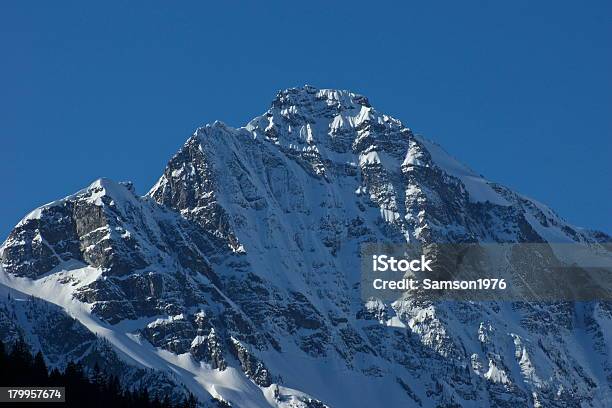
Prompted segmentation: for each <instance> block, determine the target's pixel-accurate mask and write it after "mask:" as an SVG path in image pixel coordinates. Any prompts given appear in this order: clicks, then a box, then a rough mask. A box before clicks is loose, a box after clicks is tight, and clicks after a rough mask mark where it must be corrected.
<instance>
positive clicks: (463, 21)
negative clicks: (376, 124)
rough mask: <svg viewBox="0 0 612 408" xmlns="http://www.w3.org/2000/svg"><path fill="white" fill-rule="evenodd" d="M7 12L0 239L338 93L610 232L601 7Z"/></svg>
mask: <svg viewBox="0 0 612 408" xmlns="http://www.w3.org/2000/svg"><path fill="white" fill-rule="evenodd" d="M210 3H212V2H168V1H163V2H161V1H160V2H156V1H148V2H122V3H118V2H117V3H115V2H99V3H88V4H87V5H85V4H84V2H61V3H60V2H39V3H36V2H28V1H24V2H12V3H10V4H9V3H4V4H3V5H2V7H1V8H2V9H1V11H0V51H1V56H2V57H1V60H0V146H1V149H0V152H1V156H0V157H1V159H0V174H1V175H2V181H1V184H0V191H1V193H0V215H1V216H0V241H1V240H3V238H4V237H5V236H6V235H7V234H8V232H9V231H10V229H11V228H12V227H13V226H14V225H15V224H16V223H17V222H18V221H19V219H20V218H21V217H22V216H23V215H25V214H26V213H27V212H29V211H30V210H31V209H33V208H35V207H37V206H39V205H41V204H43V203H45V202H48V201H51V200H54V199H57V198H60V197H63V196H65V195H68V194H70V193H72V192H74V191H76V190H78V189H80V188H82V187H84V186H86V185H87V184H89V183H90V182H91V181H93V180H94V179H96V178H98V177H101V176H104V177H110V178H112V179H115V180H126V179H130V180H133V181H134V183H135V185H136V188H137V190H138V191H139V192H141V193H144V192H146V191H147V190H148V189H149V187H150V186H151V185H153V183H154V182H155V181H156V179H157V178H158V177H159V176H160V175H161V173H162V171H163V168H164V166H165V164H166V162H167V161H168V160H169V158H170V157H171V156H172V154H173V153H175V152H176V151H177V149H178V148H179V147H180V145H181V144H182V143H183V142H184V141H185V139H186V138H187V137H188V136H189V135H190V134H191V133H192V132H193V130H194V129H195V128H196V127H197V126H199V125H202V124H205V123H208V122H212V121H214V120H216V119H219V120H222V121H224V122H226V123H228V124H230V125H233V126H240V125H243V124H245V123H246V122H247V121H248V120H249V119H250V118H252V117H253V116H255V115H258V114H260V113H262V112H263V111H265V110H266V109H267V108H268V106H269V103H270V101H271V100H272V98H273V97H274V94H275V93H276V91H277V90H278V89H281V88H287V87H291V86H300V85H303V84H311V85H314V86H316V87H330V88H342V89H350V90H353V91H356V92H359V93H362V94H364V95H367V96H368V98H369V99H370V101H371V102H372V104H373V105H374V106H375V107H376V108H377V109H379V110H380V111H383V112H385V113H388V114H391V115H393V116H395V117H397V118H398V119H401V120H402V121H403V122H404V123H405V124H406V125H408V126H409V127H411V128H412V129H413V130H415V131H416V132H418V133H422V134H424V135H425V136H427V137H428V138H430V139H433V140H435V141H437V142H438V143H440V144H441V145H442V146H444V147H445V149H446V150H448V151H449V152H450V153H452V154H453V155H454V156H455V157H457V158H459V159H460V160H461V161H463V162H464V163H466V164H468V165H469V166H470V167H472V168H473V169H475V170H476V171H478V172H479V173H482V174H483V175H484V176H486V177H487V178H489V179H491V180H493V181H497V182H500V183H502V184H505V185H507V186H509V187H511V188H513V189H515V190H517V191H519V192H522V193H524V194H526V195H528V196H530V197H532V198H535V199H537V200H539V201H541V202H544V203H546V204H548V205H550V206H551V207H552V208H554V209H555V210H556V211H557V212H559V213H560V215H562V216H563V217H565V218H566V219H567V220H568V221H570V222H572V223H575V224H577V225H581V226H586V227H591V228H598V229H602V230H604V231H607V232H608V233H610V232H612V217H610V216H611V214H612V211H611V210H612V204H611V203H612V183H611V182H610V174H611V173H612V172H611V164H610V159H611V157H612V147H611V146H612V141H611V139H612V138H611V136H612V75H611V73H612V26H611V25H610V19H611V18H612V10H611V8H612V3H611V2H609V1H589V2H566V1H555V2H553V1H550V2H545V1H537V2H534V1H513V2H492V1H467V2H456V1H449V2H440V1H432V2H424V1H420V2H380V1H379V2H372V1H370V2H359V1H350V2H338V1H334V2H332V1H308V2H302V3H301V4H298V3H297V2H271V1H267V2H250V3H249V4H243V3H239V2H233V1H231V2H230V1H227V2H215V3H217V4H214V5H213V4H210Z"/></svg>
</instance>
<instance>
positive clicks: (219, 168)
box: [0, 86, 612, 408]
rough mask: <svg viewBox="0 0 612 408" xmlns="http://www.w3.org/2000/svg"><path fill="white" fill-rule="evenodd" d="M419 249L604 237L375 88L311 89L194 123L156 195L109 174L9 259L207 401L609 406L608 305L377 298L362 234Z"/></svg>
mask: <svg viewBox="0 0 612 408" xmlns="http://www.w3.org/2000/svg"><path fill="white" fill-rule="evenodd" d="M407 241H410V242H420V243H424V244H436V243H440V242H470V243H477V242H502V243H507V242H513V243H516V242H519V243H520V242H540V243H542V242H581V243H595V242H598V241H606V242H609V241H610V237H608V236H607V235H605V234H603V233H594V232H591V231H587V230H583V229H579V228H576V227H573V226H571V225H569V224H567V223H566V222H565V221H563V220H562V219H561V218H559V217H558V216H557V215H556V214H555V213H554V212H552V211H551V210H550V209H548V208H547V207H545V206H543V205H542V204H539V203H537V202H536V201H534V200H530V199H528V198H526V197H524V196H522V195H520V194H518V193H515V192H513V191H511V190H510V189H508V188H506V187H503V186H502V185H499V184H497V183H492V182H490V181H488V180H486V179H484V178H483V177H482V176H480V175H479V174H478V173H476V172H475V171H473V170H471V169H470V168H469V167H467V166H465V165H463V164H461V163H460V162H459V161H458V160H456V159H454V158H453V157H452V156H451V155H449V154H448V153H446V152H445V151H444V150H443V149H442V148H441V147H440V146H439V145H437V144H436V143H434V142H431V141H429V140H427V139H425V138H423V137H421V136H418V135H414V134H413V133H412V132H411V131H410V130H409V129H407V128H406V127H404V126H403V125H402V123H401V122H400V121H399V120H396V119H394V118H392V117H390V116H387V115H385V114H383V113H381V112H378V111H377V110H376V109H375V108H374V107H372V106H371V105H370V103H369V102H368V101H367V99H366V98H365V97H363V96H360V95H358V94H355V93H351V92H348V91H337V90H325V89H316V88H313V87H311V86H305V87H302V88H292V89H288V90H285V91H281V92H280V93H279V94H278V95H277V97H276V99H275V100H274V101H273V102H272V105H271V107H270V108H269V109H268V110H267V111H266V112H265V113H264V114H262V115H260V116H258V117H256V118H255V119H253V120H252V121H250V122H249V123H248V124H247V125H246V126H244V127H237V128H234V127H231V126H228V125H226V124H224V123H222V122H219V121H217V122H214V123H212V124H210V125H206V126H204V127H201V128H199V129H197V131H196V132H195V133H194V134H193V135H192V136H191V137H190V138H189V139H188V140H187V141H186V142H185V144H184V145H183V146H182V147H181V149H180V150H179V151H178V152H177V153H176V154H175V155H174V156H173V157H172V158H171V160H170V161H169V163H168V164H167V166H166V168H165V169H164V172H163V174H162V176H161V177H160V178H159V180H158V182H157V183H156V184H155V185H154V186H153V187H152V188H151V190H150V192H149V193H148V194H147V195H146V196H145V197H138V196H136V195H135V194H134V193H133V187H132V186H131V184H130V183H115V182H112V181H111V180H108V179H100V180H96V181H95V182H94V183H92V184H91V185H90V186H88V187H87V188H85V189H83V190H81V191H79V192H77V193H76V194H73V195H71V196H69V197H66V198H64V199H62V200H58V201H56V202H54V203H50V204H48V205H46V206H43V207H41V208H39V209H37V210H36V211H34V212H33V213H31V214H30V215H28V216H27V217H26V218H25V219H24V221H22V222H21V223H20V224H19V225H18V226H17V227H16V228H15V229H14V230H13V232H11V234H10V236H9V238H8V239H7V241H6V242H5V244H4V246H3V247H2V249H1V250H0V258H1V259H2V264H1V265H0V278H1V279H2V282H4V283H5V284H6V285H9V286H12V287H13V288H14V289H18V290H19V291H22V292H23V293H28V294H33V295H35V296H39V297H42V298H43V299H46V300H48V301H50V302H53V303H56V304H58V305H60V306H61V307H62V308H65V309H66V310H70V311H71V312H72V311H74V310H73V309H72V308H73V305H79V310H82V313H81V312H79V314H78V315H77V318H78V319H79V320H81V321H82V322H84V323H85V324H86V325H87V327H88V328H90V329H91V330H92V331H94V332H96V333H97V334H99V335H101V336H103V337H104V338H106V339H108V341H109V344H112V347H114V348H115V349H116V350H118V351H119V352H120V353H124V354H126V355H127V356H128V357H129V358H126V361H128V362H131V363H132V364H134V361H135V362H136V363H137V364H141V365H143V366H145V367H153V368H155V369H156V370H161V371H164V372H167V373H170V375H171V376H172V378H174V379H175V380H176V381H177V382H182V383H184V384H185V386H187V387H188V388H189V389H190V390H191V391H193V392H195V393H197V394H198V396H199V397H200V398H203V400H206V401H208V399H210V398H211V397H213V398H215V399H217V400H218V401H229V402H231V403H232V404H233V406H240V407H257V408H260V407H278V408H285V407H288V406H295V407H308V408H313V407H316V408H320V407H324V406H331V407H340V408H344V407H347V408H348V407H355V406H372V407H375V406H405V405H415V406H423V407H430V406H445V407H450V406H457V405H460V406H465V407H477V406H483V405H486V406H500V407H510V406H534V407H536V406H538V407H539V406H576V407H578V406H592V407H599V406H605V405H603V404H598V398H601V397H602V396H605V395H609V394H607V393H609V392H612V389H611V388H610V386H609V378H612V369H611V368H610V367H611V366H610V365H609V361H610V360H609V356H610V354H609V351H608V349H607V348H606V347H608V348H609V345H610V344H611V342H612V340H610V336H609V333H610V330H608V328H610V327H612V326H610V316H612V312H610V308H609V305H608V304H605V303H604V304H601V305H600V304H595V303H593V304H589V305H584V306H580V307H578V308H576V307H574V305H573V304H571V303H570V302H565V303H563V304H552V305H541V304H538V305H530V304H528V303H526V302H522V303H521V304H516V305H514V304H512V305H509V304H503V303H501V302H491V304H479V303H474V302H455V303H452V302H451V303H450V304H449V303H444V304H436V303H431V302H421V301H420V300H415V299H405V300H402V301H398V302H394V303H392V304H386V303H384V302H383V301H382V300H379V299H373V300H371V301H367V302H364V301H363V300H362V299H361V297H360V295H359V293H360V291H359V288H360V282H361V281H360V274H359V271H360V265H361V261H360V254H361V252H360V248H361V246H362V244H366V243H372V242H381V243H406V242H407ZM0 294H1V292H0ZM58 294H60V295H61V296H60V295H58ZM8 315H10V314H7V316H8ZM1 317H2V310H1V308H0V324H1V323H2V320H1ZM576 327H578V329H576ZM0 329H2V326H0ZM0 333H2V331H1V330H0ZM550 333H554V335H550ZM51 346H53V345H52V344H51ZM576 350H578V352H576ZM592 356H594V357H592ZM124 357H125V356H124ZM568 372H575V373H578V374H577V375H572V376H571V377H568V376H567V375H561V374H559V373H568ZM321 373H325V374H326V375H327V376H326V378H331V379H333V381H328V380H327V379H323V378H325V377H324V376H322V375H321ZM337 373H341V375H337ZM356 389H357V390H359V391H360V392H359V393H356V392H355V390H356ZM297 390H299V391H297ZM317 400H320V401H323V402H319V401H317ZM482 401H484V403H481V402H482Z"/></svg>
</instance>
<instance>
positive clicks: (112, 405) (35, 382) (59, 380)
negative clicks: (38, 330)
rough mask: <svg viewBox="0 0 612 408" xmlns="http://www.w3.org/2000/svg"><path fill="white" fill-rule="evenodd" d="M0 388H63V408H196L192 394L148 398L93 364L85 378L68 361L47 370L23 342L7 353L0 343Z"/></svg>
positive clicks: (41, 358)
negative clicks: (177, 397)
mask: <svg viewBox="0 0 612 408" xmlns="http://www.w3.org/2000/svg"><path fill="white" fill-rule="evenodd" d="M0 386H5V387H6V386H23V387H26V386H28V387H33V386H35V387H65V389H66V402H65V404H64V405H63V406H65V407H71V408H72V407H75V408H81V407H91V408H98V407H99V408H196V407H197V405H198V403H197V399H196V398H195V396H194V395H193V394H189V396H187V397H186V398H185V399H184V400H183V401H180V402H173V401H170V399H169V397H168V396H167V395H166V396H165V397H164V398H163V399H159V398H158V397H157V396H155V397H151V396H150V395H149V392H148V390H147V388H145V387H141V388H138V389H130V388H128V387H124V386H122V384H121V383H120V382H119V379H118V378H117V376H115V375H106V374H105V373H103V372H102V371H101V370H100V369H99V367H98V366H97V365H96V366H95V367H94V369H93V372H92V373H90V375H87V374H86V373H85V372H84V370H83V367H82V366H81V365H80V364H78V363H75V362H69V363H68V364H67V365H66V368H65V370H63V371H60V370H58V369H57V368H53V369H51V370H49V369H48V367H47V364H46V363H45V359H44V356H43V354H42V353H41V352H40V351H39V352H37V353H36V354H35V355H32V353H31V351H30V348H29V347H28V345H27V344H26V342H25V341H24V340H23V339H19V340H17V341H16V342H15V344H13V346H12V347H11V348H10V350H7V348H6V347H5V345H4V343H3V342H1V341H0ZM26 405H27V406H28V407H55V408H57V407H60V406H62V404H59V403H56V402H55V403H28V404H26Z"/></svg>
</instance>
